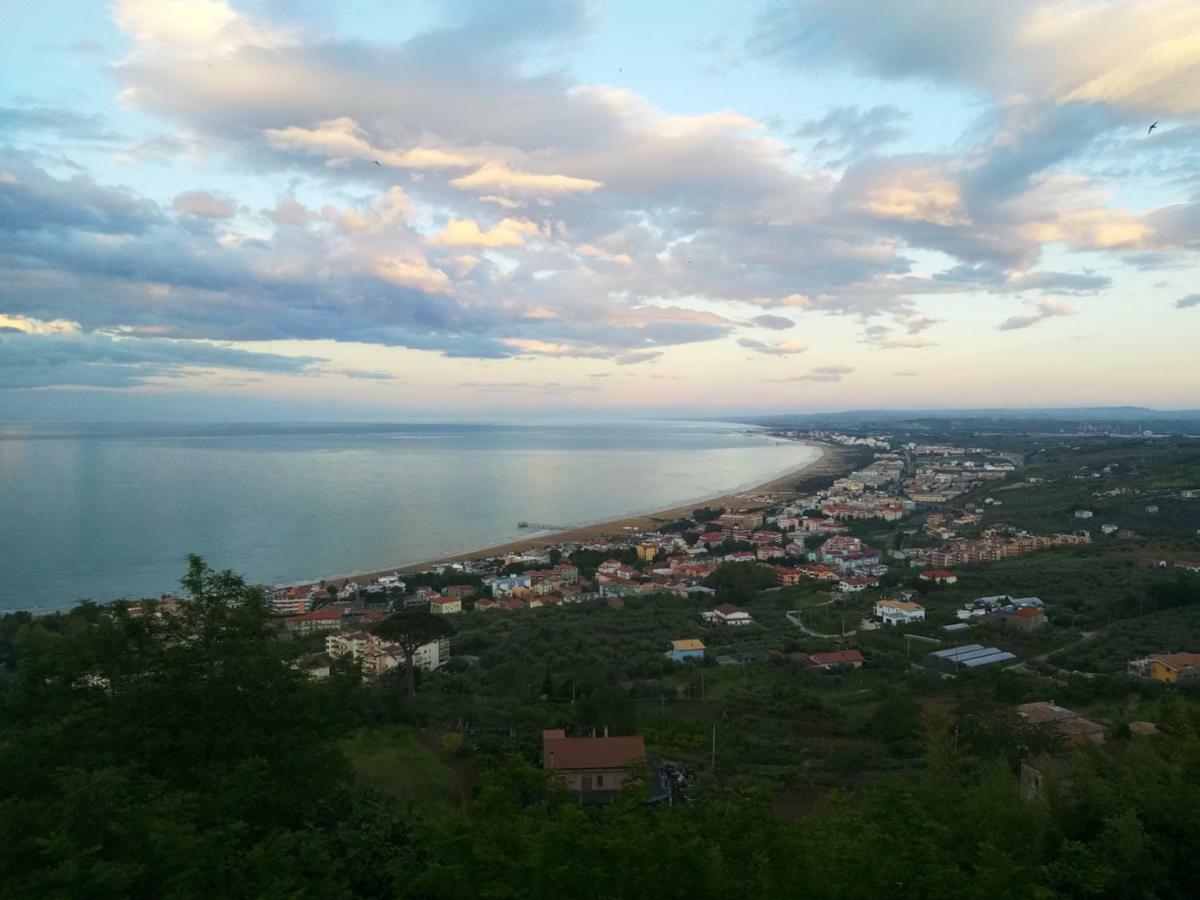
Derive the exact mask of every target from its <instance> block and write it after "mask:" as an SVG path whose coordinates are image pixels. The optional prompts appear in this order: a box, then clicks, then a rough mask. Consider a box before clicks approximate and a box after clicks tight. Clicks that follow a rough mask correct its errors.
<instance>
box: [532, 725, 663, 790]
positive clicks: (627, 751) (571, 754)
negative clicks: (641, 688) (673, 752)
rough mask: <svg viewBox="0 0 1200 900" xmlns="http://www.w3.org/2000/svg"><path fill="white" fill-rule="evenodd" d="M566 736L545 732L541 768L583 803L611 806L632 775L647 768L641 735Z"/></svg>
mask: <svg viewBox="0 0 1200 900" xmlns="http://www.w3.org/2000/svg"><path fill="white" fill-rule="evenodd" d="M607 731H608V729H605V735H604V736H603V737H567V734H566V732H565V731H563V730H562V729H561V728H550V729H546V730H545V731H543V732H542V768H543V769H546V770H547V771H550V772H554V773H555V774H556V775H558V776H559V778H561V779H562V781H563V782H564V783H565V784H566V786H567V790H569V791H570V792H571V793H573V794H575V795H576V796H577V797H578V799H579V802H580V803H582V804H587V805H591V804H600V803H611V802H613V800H615V799H616V796H617V794H619V793H620V792H621V791H622V790H623V789H624V788H625V787H626V786H627V785H628V784H629V779H630V776H631V775H632V774H633V773H634V772H636V771H638V770H644V769H646V766H647V763H646V743H645V741H643V740H642V738H641V737H640V736H636V735H634V736H630V737H609V736H608V734H607Z"/></svg>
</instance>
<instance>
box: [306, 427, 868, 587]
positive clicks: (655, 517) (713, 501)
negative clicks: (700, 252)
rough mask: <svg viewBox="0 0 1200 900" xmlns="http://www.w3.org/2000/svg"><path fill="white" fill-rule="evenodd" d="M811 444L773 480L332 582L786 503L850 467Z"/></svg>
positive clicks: (834, 450) (838, 452) (832, 448)
mask: <svg viewBox="0 0 1200 900" xmlns="http://www.w3.org/2000/svg"><path fill="white" fill-rule="evenodd" d="M804 443H805V444H808V445H809V446H811V447H816V448H818V449H819V450H820V451H821V455H820V456H819V457H817V458H816V459H815V460H813V461H812V462H810V463H808V464H807V465H804V466H801V467H800V468H798V469H795V470H793V471H791V472H788V473H786V474H784V475H781V476H779V477H778V478H775V479H772V480H771V481H767V482H764V483H762V484H758V485H755V486H754V487H750V488H746V489H745V490H741V491H736V492H734V493H729V494H719V495H716V496H713V497H708V498H706V499H702V500H693V501H691V502H689V503H686V504H684V505H681V506H673V507H670V508H668V509H660V510H657V511H655V512H651V513H645V514H643V515H636V516H626V517H624V518H620V519H609V520H607V521H604V522H596V523H593V524H591V525H582V526H580V527H578V528H570V529H567V530H565V531H554V532H541V533H538V534H536V535H533V536H530V537H528V538H522V539H520V540H516V541H509V542H508V543H505V544H496V545H494V546H491V547H483V548H480V549H478V550H470V551H468V552H466V553H458V554H454V555H450V556H441V557H438V558H436V559H429V560H424V561H422V562H416V563H409V564H406V565H400V566H392V567H391V568H387V569H379V570H376V571H373V572H361V573H357V574H354V575H349V576H339V577H337V578H330V579H326V582H327V583H331V584H335V585H339V586H340V585H342V584H345V583H347V582H350V581H357V582H361V583H367V582H371V581H374V580H375V579H377V578H378V577H380V576H381V575H392V574H394V573H396V572H420V571H423V570H425V569H428V568H430V567H432V566H434V565H438V564H441V563H450V562H460V561H463V560H468V559H487V558H490V557H493V556H506V555H508V554H515V553H523V552H525V551H528V550H534V549H538V548H541V547H548V546H552V545H555V544H566V543H588V542H592V541H598V540H602V539H604V538H619V537H625V536H627V535H629V534H630V533H636V532H639V531H654V530H657V529H658V528H659V527H660V526H662V525H665V524H666V523H668V522H672V521H674V520H675V519H678V518H680V517H682V516H685V515H688V514H690V513H691V511H692V510H693V509H696V508H697V507H700V506H720V507H724V508H726V509H732V510H750V509H756V508H761V507H765V506H770V505H773V504H778V503H784V502H786V501H787V500H788V499H789V498H790V497H794V496H796V495H798V494H802V493H806V492H808V491H809V490H810V488H809V487H808V485H809V484H811V483H812V482H814V481H816V480H818V479H827V478H830V477H835V476H839V475H842V474H844V473H845V472H846V471H849V459H850V454H849V452H848V451H847V449H846V448H844V447H839V446H836V445H833V444H822V443H819V442H817V441H804Z"/></svg>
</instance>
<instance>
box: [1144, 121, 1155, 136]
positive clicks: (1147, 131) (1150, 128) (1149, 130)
mask: <svg viewBox="0 0 1200 900" xmlns="http://www.w3.org/2000/svg"><path fill="white" fill-rule="evenodd" d="M1157 127H1158V122H1155V123H1154V124H1153V125H1151V126H1150V127H1149V128H1147V129H1146V134H1149V133H1150V132H1152V131H1153V130H1154V129H1155V128H1157Z"/></svg>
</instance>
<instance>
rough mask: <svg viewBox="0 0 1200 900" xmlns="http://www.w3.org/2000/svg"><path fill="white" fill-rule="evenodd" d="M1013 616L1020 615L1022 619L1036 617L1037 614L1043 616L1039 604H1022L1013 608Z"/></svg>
mask: <svg viewBox="0 0 1200 900" xmlns="http://www.w3.org/2000/svg"><path fill="white" fill-rule="evenodd" d="M1012 614H1013V615H1014V616H1020V617H1021V618H1022V619H1036V618H1037V617H1038V616H1044V615H1045V613H1044V612H1042V609H1041V607H1039V606H1022V607H1021V608H1020V609H1015V610H1013V613H1012Z"/></svg>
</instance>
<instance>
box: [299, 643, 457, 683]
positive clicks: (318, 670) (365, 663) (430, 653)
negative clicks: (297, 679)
mask: <svg viewBox="0 0 1200 900" xmlns="http://www.w3.org/2000/svg"><path fill="white" fill-rule="evenodd" d="M343 658H349V659H351V660H353V661H354V662H355V663H357V664H358V667H359V669H360V670H361V672H362V674H363V676H364V677H365V678H370V679H374V678H378V677H379V676H380V675H383V674H384V673H385V672H389V671H391V670H392V669H395V668H397V667H399V666H402V665H405V664H406V663H407V657H406V656H405V653H404V650H403V648H402V647H401V646H400V645H399V644H397V643H393V642H390V641H385V640H383V639H381V638H380V637H378V636H377V635H374V634H371V633H370V632H369V631H341V632H337V633H335V634H330V635H328V636H327V637H326V638H325V653H324V654H317V655H316V656H315V657H309V658H307V659H305V660H302V661H301V664H300V665H301V668H302V669H304V670H305V671H306V672H307V674H308V675H309V676H310V677H312V678H318V679H319V678H326V677H328V675H329V670H330V666H331V664H332V663H331V661H332V660H335V659H343ZM449 659H450V641H449V640H448V639H446V638H442V639H440V640H436V641H429V642H428V643H426V644H422V645H421V646H420V647H418V648H417V649H416V651H414V653H413V665H414V666H416V667H417V668H418V669H425V670H427V671H431V670H433V669H438V668H441V667H442V666H443V665H445V664H446V662H447V661H448V660H449Z"/></svg>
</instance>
